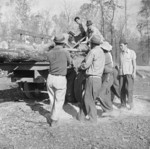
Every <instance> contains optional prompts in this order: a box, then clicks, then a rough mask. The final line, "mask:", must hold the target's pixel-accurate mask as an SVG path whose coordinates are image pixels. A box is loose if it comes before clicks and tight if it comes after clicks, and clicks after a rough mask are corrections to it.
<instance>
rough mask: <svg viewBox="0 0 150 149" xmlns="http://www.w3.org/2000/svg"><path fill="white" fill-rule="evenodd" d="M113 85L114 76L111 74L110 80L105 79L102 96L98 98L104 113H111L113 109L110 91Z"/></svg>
mask: <svg viewBox="0 0 150 149" xmlns="http://www.w3.org/2000/svg"><path fill="white" fill-rule="evenodd" d="M106 78H107V77H106ZM112 84H113V75H112V74H110V76H109V80H107V79H105V80H104V81H103V84H102V87H101V91H100V95H99V98H98V100H99V101H100V106H101V108H102V109H103V111H111V110H112V109H113V107H112V100H111V91H110V87H111V86H112Z"/></svg>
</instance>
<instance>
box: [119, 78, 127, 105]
mask: <svg viewBox="0 0 150 149" xmlns="http://www.w3.org/2000/svg"><path fill="white" fill-rule="evenodd" d="M125 77H126V76H120V98H121V106H122V107H125V106H126V88H125V83H126V82H125V81H126V78H125Z"/></svg>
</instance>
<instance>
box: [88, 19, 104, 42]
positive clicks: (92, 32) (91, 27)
mask: <svg viewBox="0 0 150 149" xmlns="http://www.w3.org/2000/svg"><path fill="white" fill-rule="evenodd" d="M86 26H87V37H88V40H87V42H88V41H90V40H91V38H92V37H93V36H94V35H96V36H99V40H100V44H102V43H103V41H104V37H103V35H102V34H101V33H100V31H99V30H98V29H97V28H96V27H95V26H94V25H93V23H92V21H91V20H87V22H86Z"/></svg>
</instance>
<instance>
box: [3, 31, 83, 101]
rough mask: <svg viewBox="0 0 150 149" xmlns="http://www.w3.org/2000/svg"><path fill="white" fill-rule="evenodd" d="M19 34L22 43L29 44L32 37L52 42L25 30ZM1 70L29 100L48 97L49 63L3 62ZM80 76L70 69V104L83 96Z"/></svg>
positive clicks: (47, 37) (46, 37)
mask: <svg viewBox="0 0 150 149" xmlns="http://www.w3.org/2000/svg"><path fill="white" fill-rule="evenodd" d="M17 34H19V40H20V42H21V43H22V42H24V43H25V42H29V41H28V39H29V38H30V37H32V38H33V41H34V42H35V41H36V38H39V39H41V42H43V41H45V40H46V41H47V42H48V41H49V40H51V37H50V36H47V35H41V34H40V35H39V34H33V33H31V32H28V31H24V30H18V31H17ZM82 58H83V57H82ZM82 58H81V59H82ZM0 69H2V70H4V71H7V72H8V76H9V77H10V78H11V82H16V83H18V86H19V90H21V92H22V93H23V94H24V95H25V96H26V97H27V98H30V99H33V98H36V99H37V98H42V97H45V95H46V96H47V87H46V79H47V76H48V70H49V62H46V61H28V60H27V61H26V60H19V61H10V62H9V61H3V62H2V61H1V62H0ZM80 76H81V74H80V75H79V76H78V77H77V72H76V71H75V69H74V68H73V67H71V68H68V73H67V80H68V83H67V94H66V98H68V101H70V102H71V100H72V99H74V98H76V99H79V98H81V96H82V95H81V93H80V94H79V92H80V90H81V89H80V88H81V87H82V86H81V85H79V84H82V82H81V83H80V81H79V79H80V80H82V79H83V78H82V79H81V77H80ZM78 78H79V79H78ZM83 80H84V79H83ZM75 82H76V83H75ZM79 96H80V97H79ZM74 100H75V99H74Z"/></svg>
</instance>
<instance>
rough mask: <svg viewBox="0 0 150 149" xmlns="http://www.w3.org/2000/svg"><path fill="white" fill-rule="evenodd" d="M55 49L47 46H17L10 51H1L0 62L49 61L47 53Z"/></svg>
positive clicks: (52, 45)
mask: <svg viewBox="0 0 150 149" xmlns="http://www.w3.org/2000/svg"><path fill="white" fill-rule="evenodd" d="M52 47H54V44H53V43H49V44H45V45H33V46H32V45H26V44H15V45H12V47H11V48H10V49H0V62H11V61H47V57H46V53H47V52H48V51H49V50H50V49H51V48H52Z"/></svg>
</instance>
